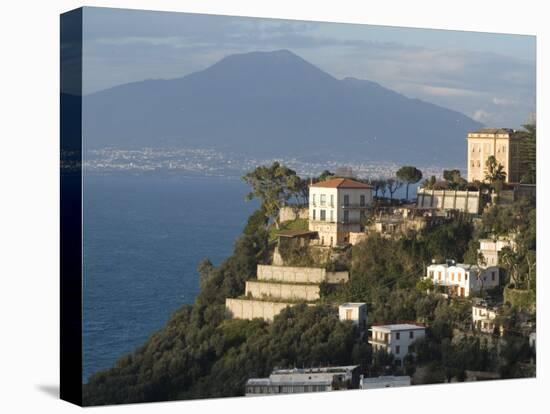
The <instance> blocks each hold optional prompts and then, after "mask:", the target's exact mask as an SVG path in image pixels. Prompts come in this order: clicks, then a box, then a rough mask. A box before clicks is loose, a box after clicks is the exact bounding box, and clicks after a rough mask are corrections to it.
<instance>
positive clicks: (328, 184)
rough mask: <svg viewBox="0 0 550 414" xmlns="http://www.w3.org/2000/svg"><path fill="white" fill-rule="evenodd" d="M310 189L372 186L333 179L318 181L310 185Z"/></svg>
mask: <svg viewBox="0 0 550 414" xmlns="http://www.w3.org/2000/svg"><path fill="white" fill-rule="evenodd" d="M310 187H323V188H371V189H372V185H370V184H365V183H361V182H359V181H355V180H351V179H349V178H333V179H330V180H326V181H319V182H317V183H314V184H310Z"/></svg>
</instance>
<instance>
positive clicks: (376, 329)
mask: <svg viewBox="0 0 550 414" xmlns="http://www.w3.org/2000/svg"><path fill="white" fill-rule="evenodd" d="M371 331H372V341H371V340H369V342H370V343H371V344H372V345H373V348H374V350H375V351H376V350H378V349H385V350H386V352H388V353H391V354H393V356H394V357H395V359H396V360H397V359H399V360H401V361H403V359H404V358H405V357H406V356H407V355H408V353H409V346H410V345H412V343H413V342H414V341H416V340H417V339H420V338H423V337H424V336H425V334H426V331H425V329H424V328H421V329H403V330H401V329H399V330H397V329H396V330H393V329H388V327H387V326H373V327H372V329H371ZM385 338H387V344H380V341H383V340H385Z"/></svg>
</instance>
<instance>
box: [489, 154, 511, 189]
mask: <svg viewBox="0 0 550 414" xmlns="http://www.w3.org/2000/svg"><path fill="white" fill-rule="evenodd" d="M485 167H486V168H487V172H486V173H485V179H486V180H487V181H489V182H490V183H491V184H495V183H502V182H503V181H504V180H505V179H506V171H504V166H503V165H502V164H501V163H499V162H498V161H497V159H496V158H495V156H494V155H491V156H490V157H489V158H487V161H486V162H485Z"/></svg>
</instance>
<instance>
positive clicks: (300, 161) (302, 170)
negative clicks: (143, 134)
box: [84, 148, 460, 179]
mask: <svg viewBox="0 0 550 414" xmlns="http://www.w3.org/2000/svg"><path fill="white" fill-rule="evenodd" d="M85 159H86V161H84V169H85V170H86V173H87V174H91V175H106V174H121V173H122V174H124V173H127V174H136V175H170V176H174V175H176V176H177V175H185V176H205V177H210V176H214V177H241V176H242V175H243V174H245V173H246V172H247V171H250V170H252V169H254V168H256V167H257V166H259V165H267V164H271V163H272V162H274V161H279V162H280V163H282V164H284V165H287V166H288V167H289V168H292V169H293V170H295V171H296V173H297V174H299V175H300V176H302V177H315V176H318V175H319V174H321V172H322V171H324V170H326V169H329V170H336V169H338V168H342V167H346V168H350V169H351V170H352V171H353V173H354V175H355V176H357V177H358V178H372V179H378V178H388V177H392V176H394V175H395V172H396V171H397V170H398V169H399V168H400V166H401V165H400V164H398V163H396V162H393V161H373V160H368V159H365V160H364V161H352V160H338V159H333V160H314V159H307V158H305V157H294V158H290V157H276V158H269V159H268V158H259V157H250V156H247V155H243V154H236V153H231V152H227V151H217V150H214V149H207V148H142V149H131V150H129V149H120V148H102V149H97V150H89V151H88V152H87V153H86V157H85ZM418 168H419V169H421V170H422V172H423V175H424V176H425V177H430V176H432V175H433V176H436V177H441V176H442V174H443V170H444V168H448V166H446V167H443V166H437V165H426V166H419V167H418ZM456 169H458V170H460V168H459V167H456Z"/></svg>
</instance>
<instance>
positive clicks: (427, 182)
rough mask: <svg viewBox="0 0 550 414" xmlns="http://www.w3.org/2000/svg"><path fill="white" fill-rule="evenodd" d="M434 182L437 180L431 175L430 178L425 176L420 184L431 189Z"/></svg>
mask: <svg viewBox="0 0 550 414" xmlns="http://www.w3.org/2000/svg"><path fill="white" fill-rule="evenodd" d="M436 182H437V179H436V178H435V175H432V176H431V177H430V178H426V179H425V180H424V183H423V185H422V186H423V187H424V188H425V189H427V190H432V189H433V188H434V185H435V183H436Z"/></svg>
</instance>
